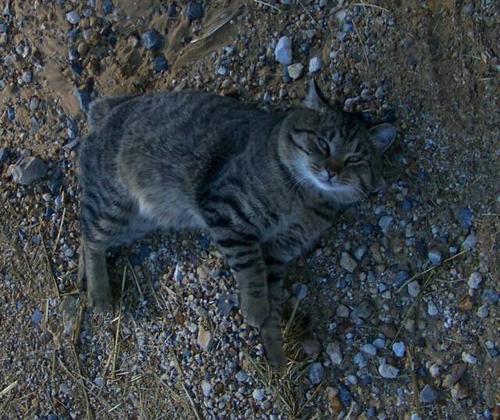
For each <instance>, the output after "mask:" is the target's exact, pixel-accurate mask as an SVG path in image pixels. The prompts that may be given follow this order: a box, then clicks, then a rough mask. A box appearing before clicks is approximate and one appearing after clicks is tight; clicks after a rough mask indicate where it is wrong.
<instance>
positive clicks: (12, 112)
mask: <svg viewBox="0 0 500 420" xmlns="http://www.w3.org/2000/svg"><path fill="white" fill-rule="evenodd" d="M7 119H8V120H9V121H11V122H12V121H14V120H15V119H16V109H15V108H14V107H13V106H9V107H8V108H7Z"/></svg>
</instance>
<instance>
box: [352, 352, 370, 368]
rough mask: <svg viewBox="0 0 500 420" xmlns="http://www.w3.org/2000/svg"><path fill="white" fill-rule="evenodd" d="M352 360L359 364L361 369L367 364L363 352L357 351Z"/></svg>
mask: <svg viewBox="0 0 500 420" xmlns="http://www.w3.org/2000/svg"><path fill="white" fill-rule="evenodd" d="M352 360H353V361H354V363H355V364H356V365H357V366H358V368H359V369H363V368H364V367H366V365H367V361H366V357H365V356H364V354H363V353H361V352H358V353H356V354H355V355H354V358H353V359H352Z"/></svg>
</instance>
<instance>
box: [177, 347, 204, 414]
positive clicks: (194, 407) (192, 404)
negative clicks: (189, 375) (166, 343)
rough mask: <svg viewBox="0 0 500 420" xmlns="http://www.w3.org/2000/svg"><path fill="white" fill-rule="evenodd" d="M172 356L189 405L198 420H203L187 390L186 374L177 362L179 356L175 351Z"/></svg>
mask: <svg viewBox="0 0 500 420" xmlns="http://www.w3.org/2000/svg"><path fill="white" fill-rule="evenodd" d="M170 354H171V355H172V357H173V358H174V363H175V367H176V368H177V371H178V372H179V376H180V377H181V385H182V389H183V390H184V392H185V393H186V396H187V399H188V401H189V403H190V404H191V408H192V409H193V413H194V415H195V417H196V419H197V420H201V416H200V414H199V413H198V408H197V407H196V404H195V403H194V401H193V399H192V398H191V394H190V393H189V391H188V389H187V388H186V385H184V372H183V371H182V368H181V365H180V364H179V361H178V360H177V356H176V355H175V353H174V352H173V351H171V352H170Z"/></svg>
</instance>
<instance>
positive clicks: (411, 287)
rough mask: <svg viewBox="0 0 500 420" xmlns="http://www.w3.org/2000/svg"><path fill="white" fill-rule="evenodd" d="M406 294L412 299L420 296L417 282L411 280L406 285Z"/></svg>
mask: <svg viewBox="0 0 500 420" xmlns="http://www.w3.org/2000/svg"><path fill="white" fill-rule="evenodd" d="M408 294H409V295H410V296H411V297H414V298H416V297H417V296H418V295H419V294H420V284H419V283H418V281H416V280H413V281H412V282H410V283H409V284H408Z"/></svg>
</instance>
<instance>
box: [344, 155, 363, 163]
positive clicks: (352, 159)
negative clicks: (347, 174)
mask: <svg viewBox="0 0 500 420" xmlns="http://www.w3.org/2000/svg"><path fill="white" fill-rule="evenodd" d="M360 161H361V157H359V156H350V157H348V158H347V159H346V163H358V162H360Z"/></svg>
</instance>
